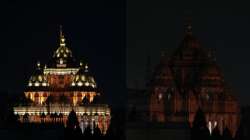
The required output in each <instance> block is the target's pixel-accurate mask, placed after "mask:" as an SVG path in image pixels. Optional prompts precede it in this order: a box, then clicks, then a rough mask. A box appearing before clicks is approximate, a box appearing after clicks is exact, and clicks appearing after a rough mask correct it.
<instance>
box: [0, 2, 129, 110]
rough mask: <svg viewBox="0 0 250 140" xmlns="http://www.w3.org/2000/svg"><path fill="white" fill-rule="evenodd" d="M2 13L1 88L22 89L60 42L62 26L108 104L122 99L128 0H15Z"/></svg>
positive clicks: (18, 90) (9, 90)
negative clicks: (126, 5) (125, 0)
mask: <svg viewBox="0 0 250 140" xmlns="http://www.w3.org/2000/svg"><path fill="white" fill-rule="evenodd" d="M4 15H5V16H4V18H5V19H4V20H2V21H3V22H4V23H6V24H5V25H3V26H2V27H4V28H3V30H2V31H1V36H2V37H1V38H2V39H3V41H2V43H1V49H2V50H1V53H2V55H1V57H3V59H1V60H3V61H2V66H1V73H2V78H1V79H2V80H1V85H2V86H1V87H0V90H1V91H2V92H9V93H10V94H11V93H16V92H19V93H20V94H21V93H23V90H24V87H25V85H26V84H27V81H28V79H29V77H30V76H31V74H32V72H33V71H34V68H35V66H36V62H37V61H38V60H39V61H40V62H41V64H45V63H47V62H48V61H49V59H50V58H51V57H52V54H53V52H54V51H55V50H56V49H57V47H58V46H59V44H58V43H59V38H58V37H59V25H62V26H63V30H64V34H65V37H66V44H67V46H68V47H69V48H70V49H71V50H72V51H73V56H75V57H76V58H77V59H78V60H83V61H84V62H87V63H88V64H89V69H90V71H91V72H92V73H93V74H94V77H95V79H96V81H97V86H98V87H99V88H100V89H101V90H102V92H103V94H104V97H105V99H106V100H107V101H108V103H109V104H111V105H115V106H120V105H122V104H123V103H124V101H125V99H124V95H125V81H126V80H125V53H124V52H125V21H124V20H125V4H124V1H120V0H112V1H104V0H103V1H101V0H97V1H81V2H78V3H77V2H71V1H62V0H58V1H54V0H53V1H51V0H41V1H19V2H14V1H12V2H9V3H8V4H7V6H6V7H5V8H4ZM3 49H4V50H3ZM6 52H7V53H6ZM6 54H7V56H6ZM6 58H7V61H6ZM3 68H4V69H3Z"/></svg>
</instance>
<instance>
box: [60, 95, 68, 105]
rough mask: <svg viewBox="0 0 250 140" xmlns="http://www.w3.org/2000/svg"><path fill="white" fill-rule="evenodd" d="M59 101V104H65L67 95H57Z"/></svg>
mask: <svg viewBox="0 0 250 140" xmlns="http://www.w3.org/2000/svg"><path fill="white" fill-rule="evenodd" d="M59 102H60V104H61V105H62V106H63V105H65V104H67V102H68V99H67V97H66V96H65V95H64V94H63V95H61V96H60V97H59Z"/></svg>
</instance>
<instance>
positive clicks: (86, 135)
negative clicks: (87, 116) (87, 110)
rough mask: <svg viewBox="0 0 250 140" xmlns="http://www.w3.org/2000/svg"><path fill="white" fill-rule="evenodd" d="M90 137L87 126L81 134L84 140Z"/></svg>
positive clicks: (89, 130) (89, 129)
mask: <svg viewBox="0 0 250 140" xmlns="http://www.w3.org/2000/svg"><path fill="white" fill-rule="evenodd" d="M91 136H92V133H91V128H90V126H89V125H88V126H87V127H86V128H85V130H84V132H83V137H84V138H85V139H90V138H91Z"/></svg>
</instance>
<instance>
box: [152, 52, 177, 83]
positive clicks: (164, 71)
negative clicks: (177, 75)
mask: <svg viewBox="0 0 250 140" xmlns="http://www.w3.org/2000/svg"><path fill="white" fill-rule="evenodd" d="M168 61H169V60H168V58H167V56H165V54H164V55H162V56H161V61H160V63H159V64H158V65H157V66H156V68H155V70H154V73H153V79H152V80H151V84H153V85H155V86H167V87H172V86H173V85H174V78H173V75H172V72H171V70H170V67H169V65H168Z"/></svg>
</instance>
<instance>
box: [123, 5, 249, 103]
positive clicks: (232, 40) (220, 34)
mask: <svg viewBox="0 0 250 140" xmlns="http://www.w3.org/2000/svg"><path fill="white" fill-rule="evenodd" d="M248 6H249V4H247V3H240V2H238V1H234V2H233V3H230V2H229V1H219V2H218V1H216V2H213V1H209V2H205V1H202V2H200V3H197V2H192V1H185V2H184V1H175V3H170V2H169V1H166V0H155V1H151V0H130V1H129V3H128V48H127V58H126V59H127V67H126V71H127V77H128V78H127V85H128V87H132V88H133V87H138V88H143V85H144V79H145V75H146V74H145V71H146V62H147V61H146V60H147V56H150V57H151V62H152V67H153V66H155V65H156V64H157V63H158V62H159V59H160V56H161V52H162V51H166V52H167V54H168V55H171V53H172V51H173V50H174V49H175V48H177V47H178V45H179V43H180V42H181V40H182V39H183V35H184V23H185V22H184V20H185V18H186V17H187V16H190V17H191V18H192V26H193V34H194V36H196V37H197V38H198V39H199V40H200V42H201V44H202V46H203V47H206V48H213V49H215V50H216V53H215V55H216V58H217V62H218V64H219V66H220V67H221V69H222V71H223V73H224V76H225V81H226V82H227V83H229V85H230V86H231V87H232V88H233V90H234V91H235V95H236V96H237V97H238V98H239V100H240V103H241V104H242V105H246V104H248V105H249V99H250V94H249V93H248V92H249V87H250V82H249V79H250V72H249V71H250V64H249V60H250V55H249V52H250V41H249V39H250V8H249V7H248Z"/></svg>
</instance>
